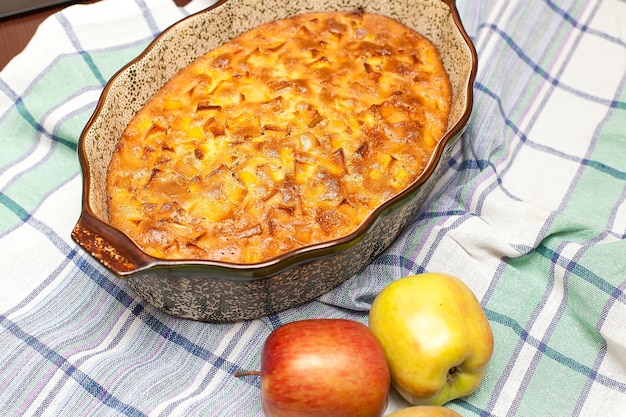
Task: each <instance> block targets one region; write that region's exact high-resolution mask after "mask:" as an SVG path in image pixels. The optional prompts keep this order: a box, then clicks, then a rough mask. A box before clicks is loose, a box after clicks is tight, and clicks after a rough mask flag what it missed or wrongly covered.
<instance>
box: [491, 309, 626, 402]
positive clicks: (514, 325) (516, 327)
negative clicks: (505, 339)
mask: <svg viewBox="0 0 626 417" xmlns="http://www.w3.org/2000/svg"><path fill="white" fill-rule="evenodd" d="M484 310H485V314H486V315H487V318H488V319H489V321H490V322H493V323H498V324H501V325H503V326H506V327H508V328H510V329H511V330H513V331H514V332H515V333H516V334H517V335H518V336H519V337H520V339H521V340H523V341H524V342H525V343H527V344H529V345H531V346H533V347H535V348H536V349H537V350H539V351H540V352H542V353H543V354H544V355H546V356H547V357H548V358H550V359H553V360H554V361H556V362H557V363H559V364H561V365H563V366H565V367H567V368H569V369H571V370H573V371H575V372H577V373H579V374H581V375H584V376H585V377H587V378H591V379H593V380H594V381H595V382H598V383H600V384H601V385H604V386H605V387H608V388H611V389H614V390H616V391H620V392H625V391H626V383H625V382H622V381H618V380H616V379H613V378H610V377H608V376H606V375H602V374H600V373H598V371H596V370H594V369H592V368H590V367H588V366H587V365H584V364H582V363H580V362H578V361H576V360H574V359H572V358H570V357H568V356H566V355H564V354H562V353H561V352H558V351H556V350H555V349H552V348H551V347H550V346H548V345H546V344H545V343H543V342H541V341H540V340H538V339H536V338H535V337H533V336H531V335H530V334H529V333H528V332H527V331H526V329H524V328H523V327H522V326H521V325H520V324H519V323H518V322H517V321H516V320H514V319H513V318H511V317H509V316H507V315H504V314H501V313H498V312H496V311H494V310H490V309H488V308H484Z"/></svg>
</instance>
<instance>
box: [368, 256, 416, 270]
mask: <svg viewBox="0 0 626 417" xmlns="http://www.w3.org/2000/svg"><path fill="white" fill-rule="evenodd" d="M372 265H387V266H396V267H400V268H402V269H404V270H406V271H409V272H411V273H413V274H419V273H422V272H426V269H425V268H424V267H423V266H422V265H420V264H418V263H417V262H415V261H413V259H411V258H407V257H406V256H401V255H392V254H388V255H381V256H379V257H378V258H376V259H374V261H373V262H372Z"/></svg>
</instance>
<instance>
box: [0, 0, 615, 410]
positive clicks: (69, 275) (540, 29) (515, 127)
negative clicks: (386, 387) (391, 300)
mask: <svg viewBox="0 0 626 417" xmlns="http://www.w3.org/2000/svg"><path fill="white" fill-rule="evenodd" d="M211 3H212V2H211V1H203V0H194V1H193V2H192V3H191V4H190V5H188V6H186V7H183V8H179V7H176V6H175V4H174V3H173V2H172V1H171V0H134V1H129V0H105V1H101V2H98V3H94V4H90V5H75V6H71V7H69V8H67V9H65V10H64V11H62V12H60V13H58V14H55V15H53V16H51V17H50V18H48V19H47V20H46V21H45V22H44V23H43V24H42V25H41V26H40V28H39V30H38V32H37V34H36V35H35V37H34V39H33V40H32V42H31V43H30V44H29V45H28V46H27V48H26V50H25V51H24V52H23V53H22V54H20V55H19V56H18V57H16V58H15V59H14V60H13V61H12V62H11V63H10V64H9V65H8V66H7V67H6V68H5V69H4V70H3V71H2V72H0V144H1V148H0V149H1V152H0V415H1V416H21V415H47V416H79V415H93V416H119V415H122V416H144V415H149V416H227V417H228V416H262V411H261V400H260V391H259V382H258V380H257V379H255V378H236V377H233V372H235V371H237V370H251V369H258V367H259V360H260V351H261V348H262V345H263V342H264V340H265V338H266V337H267V336H268V334H269V333H270V332H271V331H272V330H273V329H274V328H276V327H277V326H280V325H281V324H284V323H287V322H290V321H293V320H298V319H306V318H313V317H344V318H350V319H354V320H358V321H361V322H363V323H366V322H367V313H368V310H369V307H370V304H371V302H372V300H373V297H374V296H375V295H376V294H377V292H378V291H380V290H381V289H382V288H383V287H384V286H385V285H387V284H388V283H389V282H391V281H393V280H395V279H397V278H400V277H402V276H405V275H409V274H413V273H418V272H423V271H443V272H448V273H451V274H454V275H456V276H458V277H460V278H461V279H463V280H464V281H465V282H467V284H468V285H469V286H470V287H471V288H472V289H473V290H474V292H475V293H476V294H477V296H478V298H479V299H480V301H481V303H482V305H483V307H484V309H485V311H486V313H487V317H488V318H489V320H490V322H491V325H492V327H493V331H494V336H495V351H494V356H493V359H492V362H491V364H490V367H489V370H488V373H487V375H486V377H485V379H484V381H483V383H482V384H481V386H480V388H479V389H478V391H476V392H475V393H474V394H472V395H470V396H468V397H466V398H463V399H460V400H456V401H453V402H451V403H449V404H448V407H450V408H452V409H454V410H456V411H458V412H459V413H460V414H462V415H463V416H502V417H504V416H541V417H550V416H555V417H556V416H610V417H612V416H626V296H625V294H624V291H625V288H626V241H625V237H626V202H625V197H626V2H625V1H624V0H595V1H593V0H591V1H590V0H558V1H556V0H480V1H471V0H458V1H457V7H458V8H459V10H460V13H461V17H462V20H463V22H464V25H465V27H466V29H467V31H468V33H469V34H470V36H471V37H472V39H473V41H474V43H475V45H476V49H477V51H478V56H479V70H478V74H477V79H476V83H475V85H474V93H475V102H474V110H473V113H472V117H471V119H470V122H469V127H468V129H467V131H466V133H465V134H464V135H463V137H462V140H460V141H459V142H458V143H457V144H456V145H455V147H454V149H453V153H452V157H451V160H450V162H449V166H448V167H447V171H446V174H445V175H444V176H443V177H442V178H441V180H440V181H439V182H438V183H437V185H436V187H435V191H434V193H433V194H432V197H431V198H430V200H429V201H428V202H427V204H426V205H424V207H423V208H422V210H421V211H420V212H419V214H418V215H417V216H416V218H415V219H414V221H413V222H412V224H411V225H410V226H409V227H408V228H407V229H406V230H405V231H404V232H403V233H402V234H401V236H400V237H399V238H398V239H397V241H396V242H395V243H394V244H393V246H392V247H391V248H389V249H388V250H387V251H385V252H384V253H383V254H382V255H380V256H379V257H378V258H377V259H376V260H375V261H374V262H373V263H372V264H371V265H369V266H368V267H367V268H366V269H365V270H364V271H363V272H361V273H359V274H358V275H356V276H354V277H352V278H351V279H349V280H348V281H346V282H345V284H343V285H341V286H340V287H338V288H336V289H334V290H332V291H331V292H329V293H328V294H325V295H323V296H322V297H320V298H319V299H317V300H315V301H313V302H310V303H308V304H306V305H303V306H301V307H299V308H295V309H292V310H289V311H285V312H282V313H280V314H276V315H272V316H269V317H263V318H261V319H259V320H253V321H245V322H239V323H233V324H207V323H200V322H194V321H189V320H182V319H177V318H174V317H171V316H168V315H165V314H163V313H161V312H160V311H157V310H156V309H154V308H153V307H151V306H150V305H148V304H146V303H145V302H144V301H143V300H142V299H140V298H139V297H137V296H136V295H135V294H134V293H133V292H132V291H131V290H130V289H129V288H128V287H127V286H126V284H125V281H124V280H121V279H118V278H116V277H114V276H113V275H112V274H111V273H109V272H108V271H107V270H105V269H104V268H103V267H101V266H100V265H99V264H98V263H97V262H96V261H94V260H93V259H92V258H90V256H89V255H87V254H86V253H85V252H84V251H83V250H81V249H80V248H79V247H78V246H77V245H76V244H75V243H74V242H73V241H72V240H71V238H70V231H71V229H72V227H73V226H74V224H75V222H76V220H77V218H78V215H79V211H80V199H81V181H82V179H81V175H80V172H79V164H78V159H77V155H76V148H77V141H78V138H79V135H80V133H81V131H82V129H83V127H84V125H85V124H86V122H87V120H88V118H89V117H90V115H91V114H92V112H93V111H94V108H95V105H96V102H97V100H98V98H99V96H100V93H101V92H102V89H103V87H104V85H105V83H106V82H107V80H108V79H109V78H110V77H111V76H112V75H113V74H114V73H115V72H116V71H117V70H118V69H119V68H121V67H122V66H123V65H124V64H126V63H127V62H128V61H129V60H131V59H132V58H134V57H135V56H136V55H137V54H139V53H140V52H141V51H142V50H143V48H145V47H146V46H147V45H148V43H149V42H150V41H151V40H152V39H153V38H154V37H155V36H156V35H157V34H158V33H159V32H160V31H162V30H163V29H165V28H166V27H168V26H169V25H171V24H172V23H174V22H175V21H177V20H179V19H181V18H183V17H184V16H186V15H188V14H190V13H192V12H195V11H197V10H200V9H202V8H203V7H206V6H208V5H210V4H211ZM403 406H406V403H403V402H402V400H400V399H399V398H398V396H397V395H392V400H391V402H390V406H389V411H392V410H395V409H397V408H400V407H403Z"/></svg>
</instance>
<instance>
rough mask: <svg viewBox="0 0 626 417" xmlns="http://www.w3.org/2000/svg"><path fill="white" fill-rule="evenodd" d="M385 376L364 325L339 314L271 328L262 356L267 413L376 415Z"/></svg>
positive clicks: (383, 403)
mask: <svg viewBox="0 0 626 417" xmlns="http://www.w3.org/2000/svg"><path fill="white" fill-rule="evenodd" d="M389 388H390V375H389V368H388V366H387V361H386V359H385V354H384V352H383V350H382V347H381V345H380V343H379V342H378V340H377V339H376V338H375V337H374V335H373V334H372V333H371V331H370V330H369V328H368V327H367V326H365V325H363V324H361V323H359V322H356V321H353V320H344V319H310V320H301V321H295V322H292V323H289V324H285V325H283V326H281V327H279V328H277V329H276V330H274V331H273V332H272V333H271V334H270V335H269V337H268V338H267V340H266V341H265V345H264V346H263V352H262V355H261V398H262V401H263V411H264V412H265V415H266V416H267V417H317V416H319V417H331V416H332V417H380V416H382V415H383V413H384V412H385V409H386V407H387V398H388V395H389Z"/></svg>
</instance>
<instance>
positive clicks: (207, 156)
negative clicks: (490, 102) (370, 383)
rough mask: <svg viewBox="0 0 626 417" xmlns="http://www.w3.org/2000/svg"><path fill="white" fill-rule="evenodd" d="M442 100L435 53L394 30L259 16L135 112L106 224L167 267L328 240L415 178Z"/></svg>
mask: <svg viewBox="0 0 626 417" xmlns="http://www.w3.org/2000/svg"><path fill="white" fill-rule="evenodd" d="M450 100H451V91H450V86H449V81H448V77H447V75H446V72H445V70H444V68H443V66H442V64H441V62H440V59H439V55H438V53H437V51H436V49H435V48H434V47H433V45H432V44H431V43H430V42H429V41H428V40H427V39H425V38H424V37H422V36H420V35H419V34H417V33H415V32H414V31H412V30H409V29H408V28H406V27H405V26H403V25H401V24H399V23H398V22H396V21H393V20H391V19H389V18H386V17H383V16H379V15H374V14H368V13H358V12H355V13H348V12H337V13H311V14H305V15H299V16H295V17H292V18H289V19H285V20H279V21H274V22H270V23H268V24H265V25H263V26H261V27H258V28H255V29H253V30H252V31H250V32H247V33H245V34H243V35H241V36H239V37H238V38H236V39H233V40H232V41H230V42H228V43H226V44H224V45H222V46H221V47H219V48H217V49H215V50H213V51H211V52H209V53H207V54H206V55H205V56H203V57H201V58H200V59H198V60H197V61H196V62H194V63H192V64H191V65H190V66H188V67H186V68H185V69H184V70H182V71H180V72H179V73H178V74H177V75H175V76H174V77H173V78H172V79H171V80H170V81H169V82H168V83H167V84H166V85H165V86H164V87H163V88H162V89H161V90H160V91H159V92H158V93H157V94H156V96H155V97H154V98H153V99H152V100H151V101H150V102H149V103H148V104H147V105H146V106H145V107H144V108H143V109H142V110H140V111H139V112H138V114H137V115H136V116H135V117H134V118H133V120H132V121H131V122H130V123H129V125H128V127H127V129H126V131H125V132H124V134H123V136H122V138H121V139H120V141H119V144H118V146H117V148H116V151H115V153H114V155H113V158H112V160H111V163H110V166H109V172H108V180H107V193H108V197H109V202H108V203H109V216H110V222H111V224H113V225H114V226H116V227H118V228H120V229H121V230H122V231H124V232H125V233H127V234H128V235H129V236H130V237H131V238H132V239H133V240H134V241H135V242H136V243H137V244H138V245H139V246H140V247H142V248H143V249H144V250H145V251H146V252H147V253H149V254H151V255H153V256H156V257H160V258H168V259H212V260H221V261H228V262H236V263H254V262H261V261H264V260H268V259H270V258H273V257H275V256H278V255H281V254H283V253H285V252H288V251H290V250H293V249H296V248H298V247H302V246H306V245H311V244H315V243H320V242H325V241H329V240H333V239H337V238H339V237H342V236H345V235H347V234H349V233H351V232H353V231H354V230H355V229H356V228H357V227H358V226H359V225H360V224H361V223H362V222H363V220H364V219H365V218H366V217H367V215H368V214H369V213H371V212H372V211H373V210H374V209H375V208H377V207H378V206H380V205H381V204H382V203H384V202H385V201H387V200H388V199H390V198H391V197H393V196H395V195H397V194H398V193H399V192H401V191H402V190H404V189H405V188H406V187H407V186H408V185H409V184H411V183H412V182H413V181H414V180H415V179H416V178H417V177H418V176H419V174H420V173H421V171H422V169H423V167H424V165H425V163H426V161H427V160H428V159H429V158H430V155H431V153H432V149H433V147H434V146H435V144H436V143H437V141H438V140H439V139H440V138H441V137H442V135H443V134H444V132H445V129H446V127H447V126H446V125H447V118H448V113H449V108H450Z"/></svg>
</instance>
